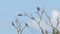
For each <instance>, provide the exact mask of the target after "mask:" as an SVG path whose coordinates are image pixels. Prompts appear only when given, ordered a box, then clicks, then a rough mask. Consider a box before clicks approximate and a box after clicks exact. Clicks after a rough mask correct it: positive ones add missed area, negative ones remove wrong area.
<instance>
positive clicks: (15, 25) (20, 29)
mask: <svg viewBox="0 0 60 34" xmlns="http://www.w3.org/2000/svg"><path fill="white" fill-rule="evenodd" d="M12 25H13V26H14V27H15V28H16V29H17V32H18V34H22V32H23V30H24V29H25V28H26V27H29V26H28V24H27V23H26V22H25V26H24V27H23V28H22V26H21V23H19V21H18V19H16V20H15V23H14V22H12Z"/></svg>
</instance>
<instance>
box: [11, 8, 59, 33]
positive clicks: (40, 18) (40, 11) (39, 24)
mask: <svg viewBox="0 0 60 34" xmlns="http://www.w3.org/2000/svg"><path fill="white" fill-rule="evenodd" d="M36 14H37V15H38V16H39V21H38V20H37V19H36V18H34V16H33V15H32V14H29V15H28V14H27V13H25V12H24V13H23V14H18V16H28V17H29V18H30V19H32V20H34V21H35V22H36V23H37V24H38V26H39V29H40V30H41V32H42V34H48V31H47V30H45V31H44V30H43V28H42V26H41V21H42V18H43V14H45V15H46V16H47V18H48V21H49V24H48V22H47V21H46V24H47V25H48V26H49V27H51V28H52V31H53V32H52V34H60V32H59V31H58V26H59V23H60V21H59V17H58V18H57V19H56V21H57V25H56V27H54V26H53V24H52V21H51V17H50V16H48V14H47V12H45V10H44V8H43V9H42V10H41V8H40V7H37V11H36ZM15 22H16V25H17V27H16V26H15V24H14V22H12V25H13V26H14V27H15V28H16V29H17V32H18V34H22V31H23V30H24V29H25V28H26V27H29V26H28V24H27V23H25V25H26V26H25V27H24V28H21V26H20V25H21V24H20V23H19V21H18V19H16V20H15Z"/></svg>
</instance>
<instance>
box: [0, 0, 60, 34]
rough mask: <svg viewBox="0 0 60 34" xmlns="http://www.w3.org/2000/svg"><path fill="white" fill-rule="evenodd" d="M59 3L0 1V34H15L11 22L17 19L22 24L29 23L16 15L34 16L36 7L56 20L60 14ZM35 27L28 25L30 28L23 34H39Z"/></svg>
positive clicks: (20, 0) (26, 19) (23, 0)
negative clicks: (26, 14) (23, 13)
mask: <svg viewBox="0 0 60 34" xmlns="http://www.w3.org/2000/svg"><path fill="white" fill-rule="evenodd" d="M59 3H60V0H0V34H17V31H16V29H15V28H14V27H13V26H12V25H11V23H12V21H14V20H15V19H16V18H19V19H20V20H21V21H23V22H25V21H29V22H30V20H29V18H28V17H18V16H17V14H19V13H22V12H26V13H32V14H33V15H35V13H34V12H36V11H37V10H36V7H37V6H39V7H40V8H42V9H43V8H45V10H46V12H47V14H48V15H49V16H51V17H53V18H57V17H56V16H57V15H59V13H60V4H59ZM24 18H25V19H24ZM36 18H37V17H36ZM35 25H36V24H31V23H30V28H26V29H25V30H24V31H23V34H40V33H41V32H40V30H39V29H38V27H34V26H35Z"/></svg>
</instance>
